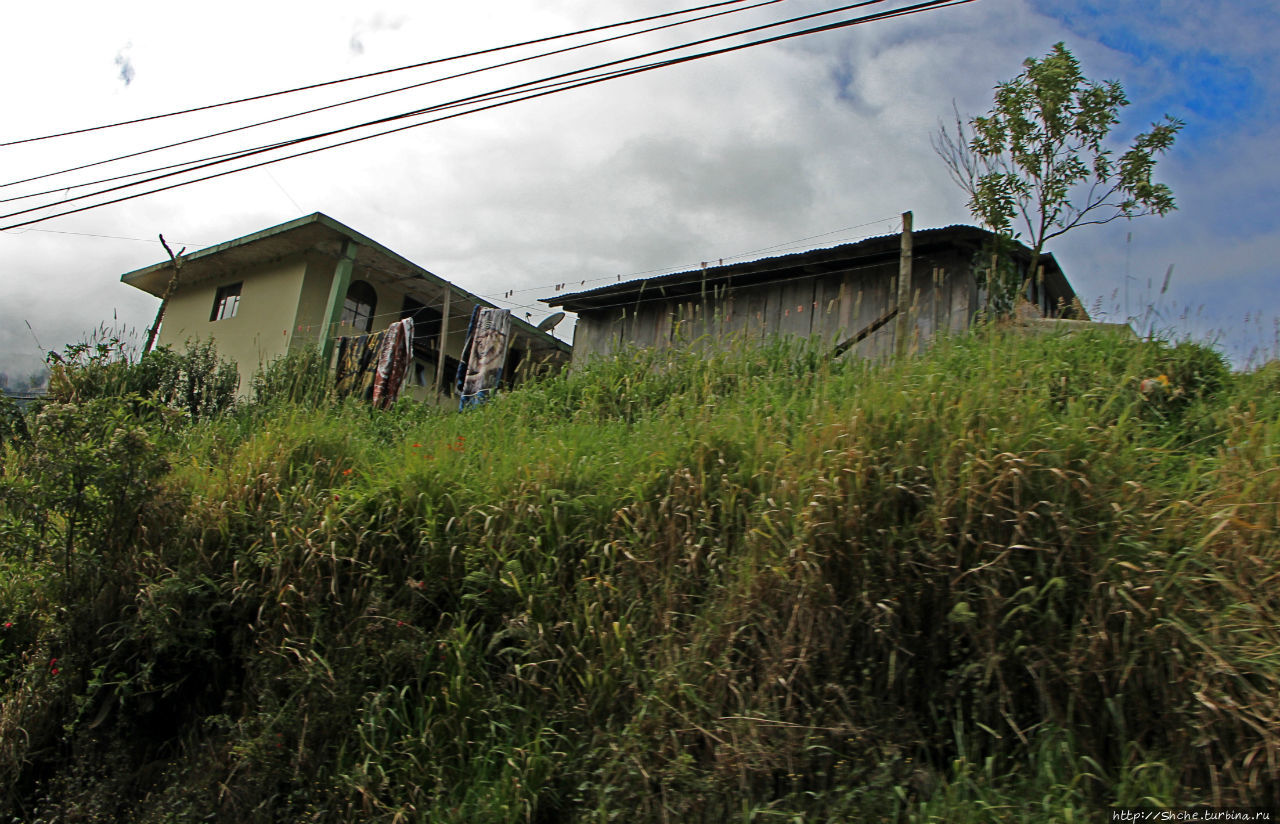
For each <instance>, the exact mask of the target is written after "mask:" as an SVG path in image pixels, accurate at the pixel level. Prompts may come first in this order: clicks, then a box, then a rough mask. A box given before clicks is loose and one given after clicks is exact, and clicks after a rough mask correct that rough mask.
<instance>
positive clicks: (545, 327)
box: [538, 312, 564, 332]
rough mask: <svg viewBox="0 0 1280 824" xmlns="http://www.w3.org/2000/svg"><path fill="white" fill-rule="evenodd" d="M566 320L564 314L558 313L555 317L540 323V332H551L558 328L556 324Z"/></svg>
mask: <svg viewBox="0 0 1280 824" xmlns="http://www.w3.org/2000/svg"><path fill="white" fill-rule="evenodd" d="M562 320H564V312H556V313H555V314H554V315H548V316H547V317H545V318H543V319H542V320H541V321H539V323H538V331H539V332H550V331H551V330H552V329H555V328H556V324H557V323H559V322H560V321H562Z"/></svg>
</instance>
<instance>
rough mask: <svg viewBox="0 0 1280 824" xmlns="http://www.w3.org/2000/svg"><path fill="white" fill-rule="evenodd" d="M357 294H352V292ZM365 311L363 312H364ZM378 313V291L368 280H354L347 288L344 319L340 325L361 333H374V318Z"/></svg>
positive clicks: (343, 308)
mask: <svg viewBox="0 0 1280 824" xmlns="http://www.w3.org/2000/svg"><path fill="white" fill-rule="evenodd" d="M353 291H354V292H355V294H352V292H353ZM362 310H363V311H362ZM377 311H378V290H377V289H374V288H373V284H372V283H370V282H369V281H367V280H353V281H351V283H350V285H348V286H347V294H346V297H345V298H343V301H342V318H341V320H340V321H339V325H342V326H350V327H352V328H354V329H358V330H360V331H361V332H371V331H373V318H374V316H375V315H376V314H377Z"/></svg>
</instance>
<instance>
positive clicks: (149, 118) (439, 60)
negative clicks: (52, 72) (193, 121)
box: [0, 0, 744, 148]
mask: <svg viewBox="0 0 1280 824" xmlns="http://www.w3.org/2000/svg"><path fill="white" fill-rule="evenodd" d="M743 1H744V0H724V1H723V2H718V3H711V4H708V5H704V6H695V7H693V8H689V9H682V10H680V11H672V12H664V13H662V14H654V15H650V16H648V17H637V18H635V19H634V20H626V21H623V22H621V23H609V24H606V25H603V26H593V27H591V28H587V29H579V30H578V31H573V32H567V33H565V34H554V35H550V36H547V37H539V38H536V39H533V40H525V41H523V42H520V43H510V44H507V45H505V46H495V47H492V48H488V49H480V50H479V51H474V52H467V53H465V54H457V55H453V56H452V57H441V58H437V59H435V60H426V61H423V62H421V63H413V64H410V65H408V66H397V67H396V68H392V69H382V70H380V71H376V72H369V73H367V74H357V75H353V76H351V77H343V78H340V79H338V80H326V81H323V82H321V83H311V84H309V85H306V86H298V87H296V88H292V89H283V90H281V91H275V92H267V93H265V94H258V95H253V96H251V97H241V98H238V99H236V100H227V101H223V102H221V103H211V104H208V105H204V106H195V107H193V108H190V109H182V110H179V111H175V112H166V113H164V114H154V115H148V116H146V117H138V118H134V119H132V120H121V121H118V122H116V123H105V124H103V125H100V126H89V127H87V128H83V129H73V130H71V131H67V132H58V133H56V134H47V135H40V136H38V137H26V138H22V139H19V140H10V141H8V142H7V143H0V148H3V147H5V146H17V145H19V144H22V143H34V142H36V141H40V140H52V139H54V138H58V137H70V136H71V135H77V134H86V133H88V132H97V131H102V130H104V129H114V128H116V127H118V126H132V125H134V124H137V123H147V122H150V121H153V120H163V119H165V118H169V117H178V116H180V115H185V114H194V113H195V112H203V111H208V110H210V109H220V108H224V107H226V106H234V105H236V104H239V103H250V102H252V101H255V100H266V99H268V98H272V97H280V96H282V95H287V94H294V93H296V92H305V91H310V90H312V89H320V88H324V87H326V86H336V85H338V84H341V83H350V82H352V81H355V80H366V79H368V78H370V77H380V76H382V75H387V74H394V73H396V72H403V71H409V70H411V69H420V68H423V67H424V66H434V65H437V64H439V63H447V62H450V61H453V60H463V59H466V58H469V57H479V56H481V55H485V54H493V53H495V52H500V51H506V50H509V49H517V48H522V47H524V46H533V45H537V44H538V43H547V42H550V41H552V40H561V39H564V38H567V37H577V36H578V35H582V34H591V33H592V32H597V31H605V30H607V29H614V28H620V27H623V26H632V25H635V24H637V23H647V22H649V21H651V20H661V19H663V18H666V17H675V16H679V15H681V14H692V13H693V12H697V11H704V10H706V9H712V8H717V7H719V6H731V5H734V4H736V3H741V2H743Z"/></svg>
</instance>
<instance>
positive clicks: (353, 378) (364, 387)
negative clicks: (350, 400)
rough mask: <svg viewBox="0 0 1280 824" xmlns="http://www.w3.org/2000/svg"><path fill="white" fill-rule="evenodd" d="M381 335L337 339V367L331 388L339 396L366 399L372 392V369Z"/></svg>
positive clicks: (379, 333)
mask: <svg viewBox="0 0 1280 824" xmlns="http://www.w3.org/2000/svg"><path fill="white" fill-rule="evenodd" d="M381 343H382V333H381V332H378V333H377V334H374V335H359V336H356V337H343V338H338V367H337V372H336V373H335V375H334V381H333V387H334V389H335V390H336V391H337V393H338V395H339V396H343V397H347V396H354V397H357V398H364V399H367V398H368V397H369V396H370V394H372V392H373V369H374V365H375V364H376V363H377V354H378V346H379V344H381Z"/></svg>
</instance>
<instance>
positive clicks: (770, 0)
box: [0, 0, 783, 203]
mask: <svg viewBox="0 0 1280 824" xmlns="http://www.w3.org/2000/svg"><path fill="white" fill-rule="evenodd" d="M732 2H733V3H742V2H744V0H732ZM781 2H783V0H762V2H758V3H753V4H751V5H747V6H739V7H738V8H735V9H729V10H727V11H718V12H714V13H712V14H705V15H702V16H700V17H693V18H690V19H688V20H678V21H676V22H674V23H664V24H663V25H660V26H651V27H649V28H647V29H640V30H639V31H634V32H627V33H625V34H618V35H613V36H611V37H604V38H600V39H598V40H592V41H590V42H587V43H579V44H577V45H573V46H567V47H565V48H560V49H553V50H551V51H546V52H541V53H539V54H535V55H530V56H527V57H520V58H517V59H514V60H507V61H504V62H501V63H494V64H490V65H488V66H484V67H481V68H478V69H470V70H468V71H464V72H457V73H455V74H450V75H445V76H444V77H437V78H433V79H431V80H425V81H422V82H420V83H412V84H409V85H407V86H399V87H397V88H394V89H388V90H385V91H380V92H375V93H372V94H367V95H363V96H361V97H355V98H350V99H348V100H341V101H338V102H337V103H330V104H327V105H324V106H317V107H314V108H310V109H305V110H303V111H300V112H293V113H291V114H286V115H281V116H279V117H273V118H269V119H267V120H260V121H257V122H255V123H248V124H246V125H243V126H236V127H234V128H230V129H224V130H222V131H218V132H212V133H210V134H205V135H200V136H199V137H192V138H188V139H186V140H179V141H175V142H173V143H167V144H164V145H162V146H153V147H152V148H150V149H142V150H140V151H136V152H130V153H128V154H123V155H117V156H115V157H111V158H107V159H106V160H97V161H94V162H92V163H84V164H81V165H79V166H72V167H70V168H67V169H61V170H59V171H56V172H46V173H44V174H39V175H34V176H32V177H27V178H23V179H21V180H13V181H10V182H8V183H0V188H6V187H9V186H18V185H21V184H23V183H32V182H35V181H37V180H46V179H48V178H51V177H57V176H59V175H64V174H70V173H72V172H79V171H83V170H85V169H91V168H94V167H97V166H104V165H107V164H109V163H116V162H119V161H121V160H128V159H129V158H133V157H140V156H142V155H147V154H152V153H154V152H159V151H164V150H166V149H174V148H177V147H179V146H187V145H190V144H192V143H198V142H200V141H202V140H210V139H212V138H215V137H224V136H226V135H229V134H235V133H237V132H243V131H247V130H249V129H254V128H257V127H259V126H268V125H271V124H273V123H281V122H283V121H285V120H291V119H293V118H297V117H304V116H306V115H309V114H317V113H319V112H323V111H329V110H331V109H336V108H340V107H342V106H349V105H352V104H354V103H363V102H367V101H369V100H374V99H377V98H380V97H387V96H389V95H393V94H398V93H400V92H405V91H410V90H413V89H419V88H423V87H426V86H430V85H434V84H436V83H443V82H446V81H449V80H457V79H459V78H463V77H468V76H471V75H476V74H481V73H483V72H486V71H493V70H496V69H502V68H508V67H510V66H514V65H517V64H520V63H527V62H531V61H533V60H539V59H541V58H544V57H551V56H554V55H557V54H565V53H567V52H571V51H577V50H579V49H585V48H590V47H591V46H598V45H601V44H603V43H610V42H613V41H616V40H623V39H626V38H628V37H637V36H639V35H643V34H650V33H652V32H655V31H660V30H662V29H668V28H673V27H675V26H684V25H688V24H690V23H699V22H702V21H705V20H710V19H712V18H715V17H722V16H724V15H728V14H737V13H739V12H743V11H750V10H752V9H757V8H760V7H762V6H769V5H773V4H775V3H781ZM716 5H717V6H720V5H726V4H725V3H718V4H716ZM704 8H705V7H704ZM697 10H699V9H693V10H686V11H685V12H672V13H671V14H686V13H689V12H690V11H697ZM664 16H670V15H664ZM617 25H626V24H617ZM559 36H560V37H567V36H570V35H559ZM521 45H527V44H521ZM501 48H502V49H506V48H513V47H507V46H504V47H501ZM496 50H497V49H495V51H496ZM454 59H457V58H445V59H443V60H439V61H434V62H439V63H443V62H446V61H447V60H454ZM419 65H425V64H419ZM414 68H416V66H415V67H414ZM397 71H398V70H397ZM236 102H243V101H236ZM286 142H287V141H286ZM5 145H10V144H3V143H0V146H5ZM237 154H238V152H228V153H225V154H222V155H215V156H214V157H213V158H210V159H219V158H223V157H234V156H235V155H237ZM197 162H200V161H186V162H183V163H174V164H170V165H168V166H161V167H159V168H156V169H150V170H147V171H140V172H131V173H129V174H125V175H117V176H115V177H109V178H105V179H100V180H95V181H90V182H87V183H75V184H72V185H70V186H59V187H57V188H54V189H48V190H45V191H43V192H32V193H30V194H24V195H17V196H14V197H9V198H2V199H0V203H8V202H10V201H15V200H25V199H27V198H32V197H43V196H47V195H51V194H56V193H58V192H63V191H67V190H69V189H80V188H84V187H86V186H97V185H100V184H102V183H111V182H114V181H117V180H124V179H127V178H130V177H137V176H139V175H144V174H153V173H155V172H160V171H168V170H170V169H175V168H178V167H180V166H188V165H192V164H194V163H197Z"/></svg>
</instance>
